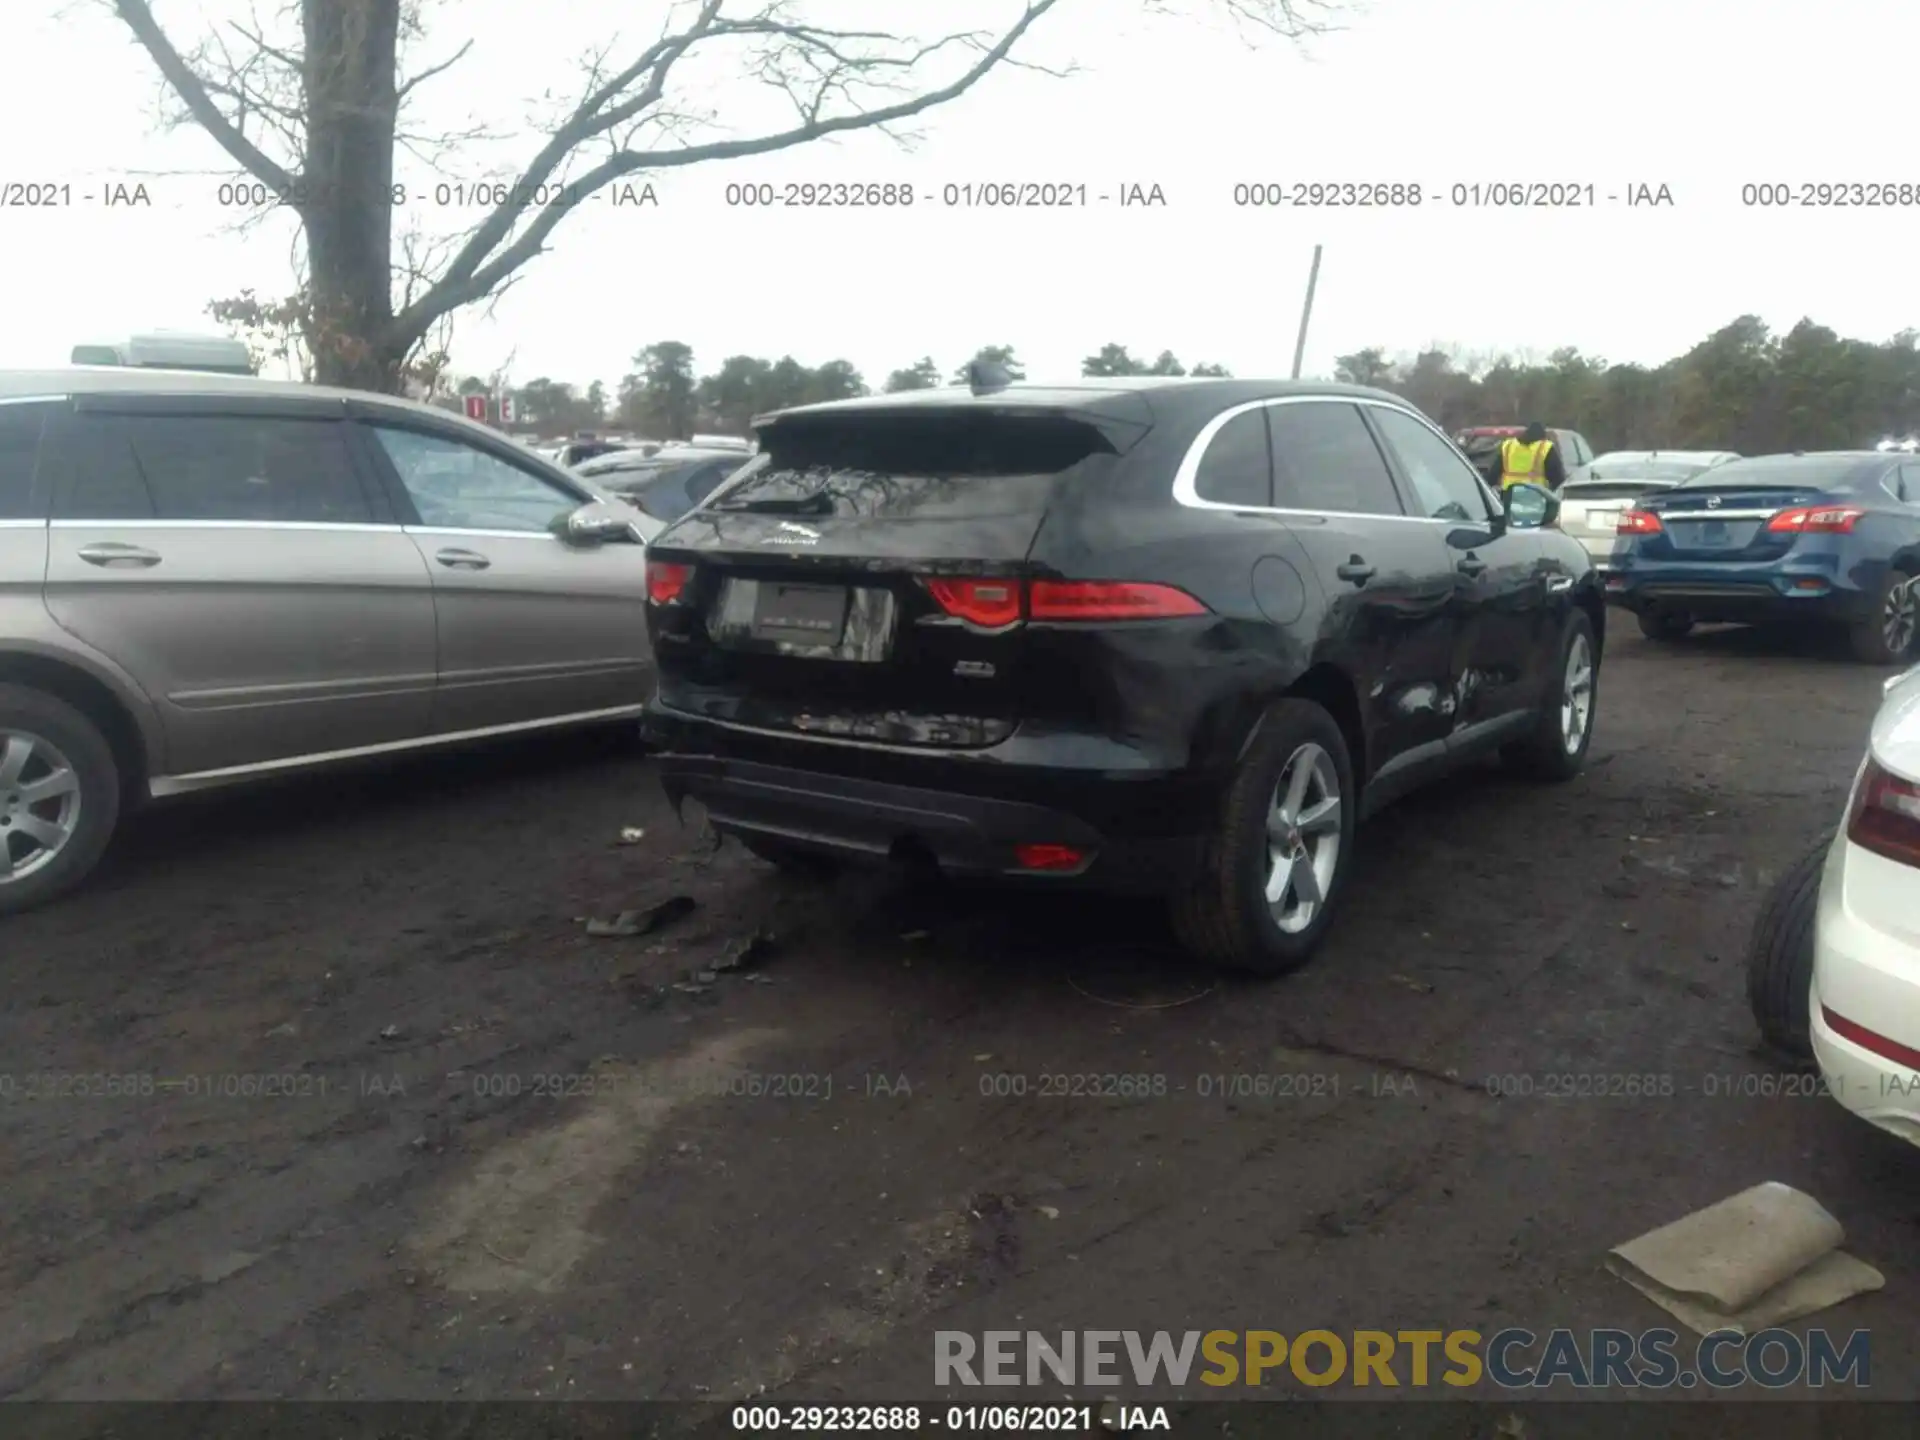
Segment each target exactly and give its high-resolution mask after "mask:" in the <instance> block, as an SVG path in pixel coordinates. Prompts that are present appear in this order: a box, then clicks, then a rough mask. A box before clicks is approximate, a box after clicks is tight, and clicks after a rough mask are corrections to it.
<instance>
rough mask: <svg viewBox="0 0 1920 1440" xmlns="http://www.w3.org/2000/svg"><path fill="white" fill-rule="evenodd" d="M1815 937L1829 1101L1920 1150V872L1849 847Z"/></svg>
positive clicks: (1830, 870) (1819, 1031) (1833, 864)
mask: <svg viewBox="0 0 1920 1440" xmlns="http://www.w3.org/2000/svg"><path fill="white" fill-rule="evenodd" d="M1813 934H1814V942H1813V943H1814V957H1813V994H1812V1002H1813V1024H1812V1038H1813V1053H1814V1058H1815V1059H1816V1060H1817V1061H1818V1063H1819V1066H1820V1072H1821V1074H1822V1076H1823V1077H1824V1078H1825V1080H1826V1082H1827V1089H1828V1091H1829V1092H1830V1093H1831V1094H1832V1096H1833V1098H1834V1099H1836V1100H1838V1101H1839V1102H1840V1103H1841V1104H1842V1105H1844V1106H1846V1107H1847V1109H1849V1110H1851V1111H1853V1112H1854V1113H1855V1114H1856V1115H1859V1116H1860V1117H1861V1118H1863V1119H1865V1120H1869V1121H1871V1122H1872V1123H1874V1124H1875V1125H1878V1126H1880V1127H1881V1128H1882V1129H1883V1130H1888V1131H1891V1132H1892V1133H1893V1134H1895V1135H1898V1136H1899V1137H1900V1138H1901V1139H1903V1140H1907V1141H1910V1142H1911V1143H1913V1144H1916V1145H1920V869H1915V868H1914V867H1913V866H1910V865H1902V864H1900V863H1899V862H1898V861H1895V860H1889V859H1886V858H1884V857H1882V856H1879V855H1876V854H1874V853H1873V852H1872V851H1870V850H1863V849H1861V848H1860V847H1859V846H1857V845H1855V844H1853V843H1852V842H1850V841H1849V840H1847V839H1846V838H1845V837H1844V836H1843V837H1841V838H1840V839H1839V840H1837V841H1835V843H1834V846H1833V849H1832V850H1831V851H1829V852H1828V855H1827V865H1826V870H1825V871H1824V872H1823V874H1822V875H1821V878H1820V903H1819V908H1818V910H1817V912H1816V916H1815V920H1814V930H1813Z"/></svg>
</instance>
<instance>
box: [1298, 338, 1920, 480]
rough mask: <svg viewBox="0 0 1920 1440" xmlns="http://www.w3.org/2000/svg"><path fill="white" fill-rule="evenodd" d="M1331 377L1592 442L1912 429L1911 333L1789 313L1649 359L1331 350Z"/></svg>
mask: <svg viewBox="0 0 1920 1440" xmlns="http://www.w3.org/2000/svg"><path fill="white" fill-rule="evenodd" d="M1335 374H1336V377H1337V378H1339V379H1341V380H1346V381H1350V382H1352V383H1355V384H1361V385H1375V386H1379V387H1380V388H1382V389H1386V390H1391V391H1393V392H1395V393H1396V394H1399V395H1401V396H1403V397H1404V398H1405V399H1407V400H1409V401H1411V402H1412V403H1413V404H1415V405H1417V406H1419V407H1420V409H1421V410H1423V411H1425V412H1426V413H1427V414H1428V415H1430V416H1432V417H1433V419H1434V420H1435V421H1437V422H1438V423H1439V424H1440V425H1441V426H1442V427H1443V428H1445V429H1447V430H1454V429H1458V428H1460V427H1461V426H1465V425H1474V424H1516V423H1524V422H1526V421H1529V420H1539V421H1542V422H1543V423H1545V424H1547V425H1552V426H1559V427H1564V428H1566V429H1569V430H1578V431H1579V432H1580V433H1581V434H1583V435H1585V436H1586V437H1587V439H1588V440H1589V441H1590V442H1591V443H1592V444H1593V446H1594V448H1595V449H1596V450H1645V449H1672V450H1737V451H1739V452H1740V453H1741V454H1743V455H1765V454H1771V453H1776V452H1780V451H1790V450H1831V449H1851V448H1853V447H1856V446H1861V445H1872V444H1874V443H1875V442H1876V441H1878V440H1880V439H1881V438H1882V437H1884V436H1887V435H1906V434H1911V433H1913V432H1914V431H1915V430H1917V429H1920V331H1914V330H1903V331H1901V332H1900V333H1899V334H1897V335H1895V336H1894V337H1893V338H1892V339H1891V340H1887V341H1883V342H1880V343H1875V342H1873V341H1868V340H1853V339H1843V338H1842V337H1841V336H1840V335H1838V334H1836V333H1835V332H1834V331H1832V330H1830V329H1828V328H1827V327H1826V326H1824V325H1818V324H1815V323H1814V322H1813V321H1812V320H1802V321H1800V323H1799V324H1797V325H1795V326H1794V327H1793V328H1792V329H1791V330H1788V331H1787V332H1786V333H1785V334H1776V333H1774V332H1773V331H1772V330H1770V329H1769V328H1768V326H1767V325H1766V323H1765V322H1764V321H1762V320H1761V319H1760V318H1759V317H1758V316H1755V315H1743V316H1741V317H1740V318H1739V319H1738V320H1735V321H1734V322H1733V323H1732V324H1730V325H1726V326H1723V327H1722V328H1721V329H1719V330H1716V331H1715V332H1714V333H1713V334H1711V335H1709V336H1708V337H1707V338H1706V339H1704V340H1702V341H1701V342H1700V343H1699V344H1697V345H1695V346H1694V347H1693V348H1692V349H1690V350H1688V351H1687V352H1686V353H1685V354H1684V355H1679V356H1676V357H1675V358H1673V359H1671V360H1669V361H1667V362H1666V363H1665V364H1663V365H1654V366H1645V365H1616V364H1609V363H1608V362H1607V361H1605V360H1601V359H1597V358H1595V357H1593V356H1588V355H1583V354H1581V353H1580V352H1579V351H1578V350H1575V349H1571V348H1569V349H1563V350H1556V351H1554V352H1553V353H1552V354H1551V355H1549V356H1548V357H1547V359H1546V360H1545V361H1544V362H1527V361H1521V360H1515V359H1512V358H1508V357H1495V358H1492V359H1486V358H1474V357H1468V356H1464V355H1463V354H1462V352H1460V351H1459V350H1457V349H1452V348H1447V347H1435V348H1432V349H1428V350H1426V351H1423V352H1422V353H1420V354H1418V355H1415V356H1413V357H1411V358H1409V359H1401V360H1390V359H1388V358H1387V356H1386V353H1385V351H1383V350H1381V349H1370V350H1361V351H1358V352H1356V353H1355V354H1352V355H1343V356H1341V357H1340V359H1339V361H1338V364H1337V366H1336V369H1335Z"/></svg>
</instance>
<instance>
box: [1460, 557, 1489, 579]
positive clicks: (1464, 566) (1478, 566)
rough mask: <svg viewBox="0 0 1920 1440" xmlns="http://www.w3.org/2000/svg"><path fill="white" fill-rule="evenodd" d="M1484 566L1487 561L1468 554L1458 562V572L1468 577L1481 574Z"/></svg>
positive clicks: (1485, 566)
mask: <svg viewBox="0 0 1920 1440" xmlns="http://www.w3.org/2000/svg"><path fill="white" fill-rule="evenodd" d="M1486 568H1487V562H1486V561H1484V560H1482V559H1481V558H1480V557H1479V556H1478V555H1469V556H1467V558H1466V559H1464V560H1462V561H1461V562H1460V573H1461V574H1462V575H1465V576H1468V577H1469V578H1471V577H1472V576H1475V575H1479V574H1481V573H1482V572H1484V571H1485V570H1486Z"/></svg>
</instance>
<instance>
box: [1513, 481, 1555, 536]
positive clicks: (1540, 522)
mask: <svg viewBox="0 0 1920 1440" xmlns="http://www.w3.org/2000/svg"><path fill="white" fill-rule="evenodd" d="M1500 509H1501V513H1502V514H1503V515H1504V516H1505V517H1506V521H1507V526H1508V528H1509V529H1513V530H1544V529H1547V528H1549V527H1551V526H1552V524H1553V523H1554V521H1556V520H1558V519H1559V518H1560V497H1559V496H1557V495H1555V494H1554V493H1553V492H1552V491H1551V490H1548V489H1545V488H1543V487H1542V486H1539V485H1527V484H1520V485H1509V486H1508V487H1507V488H1506V489H1505V490H1504V491H1502V492H1501V495H1500Z"/></svg>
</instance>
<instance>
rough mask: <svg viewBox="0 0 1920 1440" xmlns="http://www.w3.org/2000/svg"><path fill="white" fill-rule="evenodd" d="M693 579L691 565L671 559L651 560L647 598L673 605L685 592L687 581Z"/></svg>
mask: <svg viewBox="0 0 1920 1440" xmlns="http://www.w3.org/2000/svg"><path fill="white" fill-rule="evenodd" d="M691 579H693V567H692V566H691V565H679V564H675V563H674V562H673V561H671V560H649V561H647V599H649V600H651V601H652V602H653V603H654V604H655V605H671V604H673V603H674V602H675V601H677V600H678V599H679V598H680V596H681V595H682V594H683V593H684V592H685V590H686V588H687V582H688V581H689V580H691Z"/></svg>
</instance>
